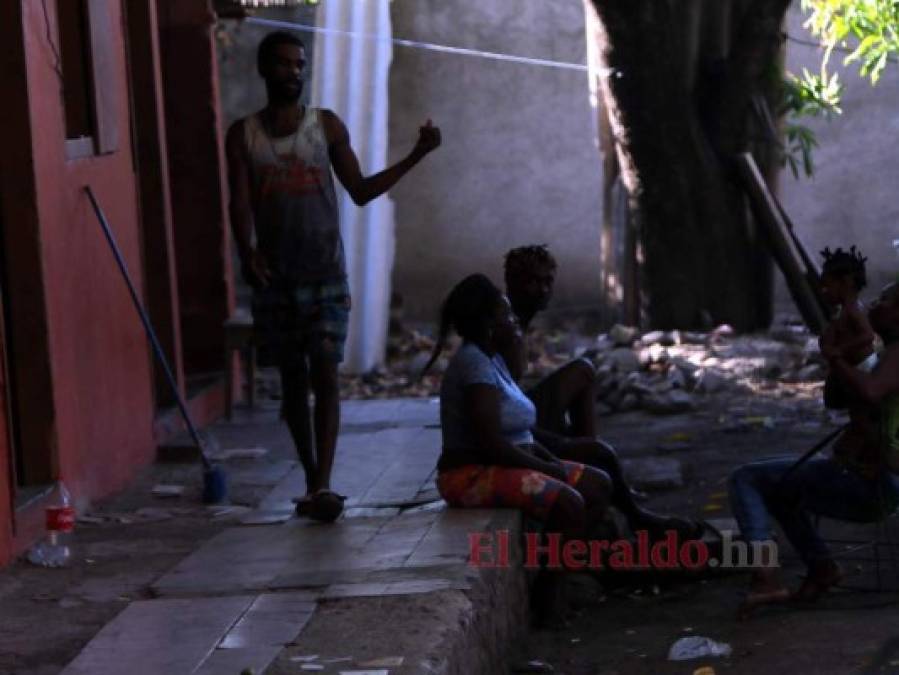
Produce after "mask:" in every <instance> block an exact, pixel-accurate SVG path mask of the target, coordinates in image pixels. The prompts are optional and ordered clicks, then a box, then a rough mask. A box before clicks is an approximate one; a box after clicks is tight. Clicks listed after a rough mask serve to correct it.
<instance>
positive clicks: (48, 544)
mask: <svg viewBox="0 0 899 675" xmlns="http://www.w3.org/2000/svg"><path fill="white" fill-rule="evenodd" d="M46 528H47V537H46V538H45V539H44V540H43V541H40V542H38V543H37V544H35V545H34V546H32V547H31V549H30V550H29V551H28V556H27V558H28V562H30V563H31V564H32V565H37V566H38V567H65V566H66V565H68V564H69V561H70V560H71V559H72V549H71V548H70V547H69V540H70V538H71V533H72V531H73V530H74V529H75V509H74V508H73V507H72V497H71V495H69V491H68V490H66V486H65V485H64V484H63V483H62V482H60V483H59V490H58V491H57V498H56V500H55V502H54V503H53V504H51V505H50V506H48V507H47V510H46Z"/></svg>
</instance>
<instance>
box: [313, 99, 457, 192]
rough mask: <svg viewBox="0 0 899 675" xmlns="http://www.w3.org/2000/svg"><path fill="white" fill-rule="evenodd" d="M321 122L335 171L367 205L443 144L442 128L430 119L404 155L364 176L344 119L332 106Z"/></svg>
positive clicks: (350, 190) (346, 185)
mask: <svg viewBox="0 0 899 675" xmlns="http://www.w3.org/2000/svg"><path fill="white" fill-rule="evenodd" d="M322 113H323V114H322V125H323V127H324V131H325V137H326V140H327V141H328V152H329V154H330V157H331V165H332V166H333V167H334V173H335V174H337V178H338V179H339V180H340V182H341V184H342V185H343V187H345V188H346V191H347V192H348V193H349V195H350V197H351V198H352V200H353V202H355V203H356V204H357V205H358V206H364V205H365V204H368V203H369V202H370V201H372V200H373V199H376V198H377V197H380V196H381V195H382V194H384V193H385V192H387V191H388V190H389V189H390V188H392V187H393V186H394V185H396V183H397V182H398V181H399V180H400V178H402V177H403V176H404V175H406V173H407V172H408V171H409V169H411V168H412V167H413V166H415V165H416V164H418V163H419V162H420V161H421V160H422V158H424V156H425V155H427V154H428V153H429V152H432V151H434V150H436V149H437V148H438V147H439V146H440V129H438V128H437V127H435V126H434V125H433V124H431V120H428V121H427V124H425V126H423V127H421V128H420V129H419V134H418V142H417V143H416V144H415V147H414V148H412V151H411V152H410V153H409V154H408V155H407V156H406V158H405V159H402V160H400V161H399V162H397V163H396V164H394V165H393V166H391V167H390V168H387V169H384V170H383V171H381V172H380V173H376V174H374V175H372V176H368V177H366V176H363V175H362V170H361V168H360V167H359V159H358V158H357V157H356V153H355V152H353V148H352V146H351V145H350V134H349V132H348V131H347V128H346V125H344V123H343V121H342V120H341V119H340V118H339V117H338V116H337V115H335V114H334V113H333V112H332V111H330V110H324V111H322Z"/></svg>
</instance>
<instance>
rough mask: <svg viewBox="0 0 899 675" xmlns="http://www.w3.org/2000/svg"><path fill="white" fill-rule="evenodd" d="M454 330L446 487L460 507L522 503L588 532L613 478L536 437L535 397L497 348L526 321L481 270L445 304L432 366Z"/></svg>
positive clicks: (446, 413)
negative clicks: (458, 340)
mask: <svg viewBox="0 0 899 675" xmlns="http://www.w3.org/2000/svg"><path fill="white" fill-rule="evenodd" d="M452 329H455V331H456V332H457V333H458V334H459V335H460V336H461V337H462V339H463V343H462V346H461V347H460V348H459V349H458V351H457V352H456V354H455V355H454V356H453V358H452V360H451V362H450V364H449V366H448V368H447V370H446V373H445V374H444V378H443V384H442V387H441V391H440V422H441V428H442V430H443V451H442V453H441V455H440V460H439V462H438V465H437V471H438V477H437V488H438V490H439V491H440V494H441V496H442V497H443V498H444V499H445V500H446V501H447V503H448V504H450V505H452V506H461V507H478V506H482V507H508V508H517V509H521V510H522V511H524V512H525V513H526V514H528V515H529V516H531V517H533V518H535V519H537V520H540V521H542V522H544V523H545V525H546V529H547V530H548V531H551V532H559V533H561V534H562V536H563V539H574V538H584V537H585V535H586V533H587V528H588V525H589V524H590V523H591V521H592V520H593V519H596V518H599V517H601V515H602V514H603V512H604V510H605V508H606V506H607V504H608V500H609V492H610V481H609V477H608V476H607V475H606V474H605V473H603V472H602V471H599V470H597V469H593V468H590V467H587V466H585V465H583V464H579V463H576V462H563V461H561V460H559V459H558V458H557V457H555V456H554V455H553V454H552V453H551V452H549V451H548V450H547V449H546V448H544V447H543V446H541V445H539V444H538V443H537V442H536V441H535V439H534V436H533V434H532V432H531V429H532V428H533V427H534V424H535V423H536V410H535V408H534V404H533V403H532V402H531V401H530V400H529V399H528V398H527V396H525V395H524V393H523V392H522V391H521V389H520V388H519V387H518V385H517V384H515V381H514V380H513V379H512V376H511V375H510V374H509V370H508V368H507V367H506V364H505V362H504V361H503V359H502V357H501V356H499V355H498V353H497V352H498V350H499V349H500V348H501V347H503V346H504V345H506V344H507V343H508V342H509V341H510V340H513V339H515V337H516V334H517V331H518V330H519V328H518V325H517V323H516V321H515V319H514V317H513V316H512V310H511V307H510V306H509V301H508V300H507V299H506V298H505V296H504V295H503V294H502V292H501V291H500V290H499V289H498V288H497V287H496V286H495V285H494V284H493V283H492V282H491V281H490V280H489V279H488V278H487V277H485V276H484V275H482V274H475V275H472V276H469V277H467V278H465V279H464V280H463V281H462V282H460V283H459V284H458V285H457V286H456V287H455V288H454V289H453V290H452V292H451V293H450V294H449V296H448V297H447V299H446V301H445V302H444V304H443V309H442V312H441V321H440V339H439V342H438V344H437V346H436V348H435V350H434V354H433V356H432V359H431V363H429V364H428V367H430V365H431V364H432V363H433V362H434V361H435V360H436V359H437V357H438V356H439V354H440V352H441V351H442V349H443V347H444V345H445V342H446V339H447V337H448V336H449V332H450V330H452ZM428 367H426V368H425V370H427V369H428Z"/></svg>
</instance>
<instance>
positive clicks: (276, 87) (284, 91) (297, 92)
mask: <svg viewBox="0 0 899 675" xmlns="http://www.w3.org/2000/svg"><path fill="white" fill-rule="evenodd" d="M268 91H269V98H270V99H271V100H272V101H274V102H275V103H296V102H297V101H299V100H300V96H302V95H303V83H302V82H300V83H299V85H298V86H297V87H296V88H295V89H293V88H291V87H288V86H285V85H284V84H283V83H280V82H279V83H275V84H272V85H269V87H268Z"/></svg>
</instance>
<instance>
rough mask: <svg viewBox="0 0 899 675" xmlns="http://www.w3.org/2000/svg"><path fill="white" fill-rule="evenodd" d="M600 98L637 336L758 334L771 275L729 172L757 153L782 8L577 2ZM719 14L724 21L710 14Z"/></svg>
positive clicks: (736, 1) (776, 76) (773, 92)
mask: <svg viewBox="0 0 899 675" xmlns="http://www.w3.org/2000/svg"><path fill="white" fill-rule="evenodd" d="M588 3H589V5H590V6H591V7H592V8H593V9H594V10H595V12H596V20H597V21H598V26H599V28H598V31H597V33H598V35H599V41H600V45H599V52H600V63H601V66H602V67H603V72H604V73H606V74H605V76H604V77H603V78H602V82H601V87H600V88H601V92H602V98H603V104H604V105H605V106H606V109H607V114H608V118H609V121H610V123H611V128H612V133H613V135H614V138H615V143H616V148H617V157H618V164H619V167H620V171H621V178H622V180H623V182H624V185H625V187H626V189H627V192H628V197H629V199H628V203H629V207H630V210H631V218H632V221H633V223H634V225H635V227H636V228H637V231H638V233H639V238H640V245H639V247H638V262H639V263H640V268H641V274H640V285H641V292H642V301H643V303H644V311H645V316H646V320H647V321H646V322H647V324H648V325H650V326H652V327H657V328H674V327H680V328H688V327H703V326H707V325H708V324H709V323H710V322H711V323H716V324H717V323H729V324H731V325H733V326H734V327H735V328H737V329H739V330H754V329H758V328H764V327H766V326H767V325H768V324H770V321H771V313H772V266H771V262H770V259H769V257H768V256H767V254H766V253H765V250H764V242H763V241H761V240H760V239H759V237H758V236H757V234H756V233H757V230H756V228H755V227H754V226H753V224H752V222H751V216H750V213H749V209H748V207H747V203H746V198H745V196H744V194H743V191H742V190H741V188H740V187H739V184H738V182H737V177H736V173H735V171H734V169H733V166H732V158H733V157H734V156H735V155H736V154H737V153H739V152H742V151H746V150H754V151H755V154H756V160H757V161H758V163H759V165H760V166H761V167H763V171H765V172H766V175H769V176H776V172H774V171H771V167H772V166H774V164H775V163H776V159H775V158H776V153H774V152H771V151H770V148H767V147H765V146H760V147H756V146H757V145H758V142H757V138H758V137H759V135H760V134H759V132H758V130H757V127H758V125H756V124H754V123H753V121H752V110H753V100H754V99H756V100H760V99H759V97H761V98H763V99H766V100H768V101H776V97H777V96H778V95H779V94H778V92H779V87H780V82H781V73H782V65H781V57H780V55H781V46H782V39H781V25H782V23H783V19H784V15H785V13H786V10H787V7H788V6H789V0H748V1H747V0H626V1H622V0H588ZM723 4H729V5H730V6H729V11H722V5H723Z"/></svg>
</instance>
